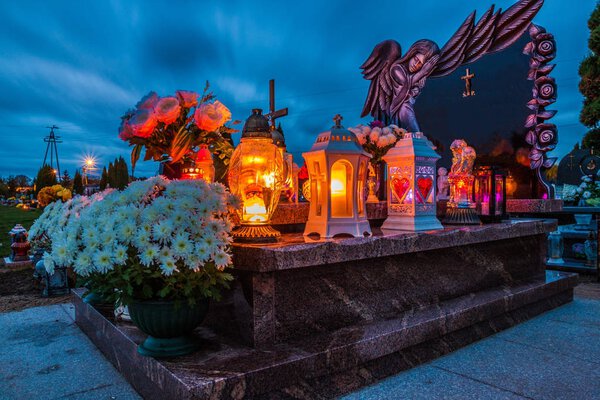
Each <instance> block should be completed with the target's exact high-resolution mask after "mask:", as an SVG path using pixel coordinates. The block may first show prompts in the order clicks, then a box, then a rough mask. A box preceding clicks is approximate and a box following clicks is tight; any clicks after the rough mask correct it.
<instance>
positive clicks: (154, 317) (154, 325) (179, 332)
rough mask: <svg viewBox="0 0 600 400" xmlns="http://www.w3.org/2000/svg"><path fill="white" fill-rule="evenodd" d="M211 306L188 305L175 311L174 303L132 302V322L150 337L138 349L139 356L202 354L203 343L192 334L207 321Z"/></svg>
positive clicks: (202, 303) (182, 305) (206, 302)
mask: <svg viewBox="0 0 600 400" xmlns="http://www.w3.org/2000/svg"><path fill="white" fill-rule="evenodd" d="M208 304H209V300H208V299H203V300H200V301H199V302H198V303H197V304H196V306H195V307H193V308H192V307H190V306H188V305H187V303H183V304H181V305H180V307H179V308H175V303H174V302H172V301H161V300H148V301H133V302H131V303H130V304H129V315H130V316H131V320H132V321H133V323H134V324H135V325H136V326H137V327H138V328H140V330H141V331H142V332H144V333H146V334H147V335H148V337H147V338H146V340H144V342H143V343H141V344H140V345H138V353H140V354H141V355H143V356H148V357H176V356H182V355H185V354H189V353H192V352H194V351H196V350H198V348H199V347H200V343H199V342H198V340H197V339H195V338H194V337H193V336H192V332H193V330H194V328H196V326H198V325H199V324H200V323H201V322H202V321H203V320H204V317H206V314H207V313H208Z"/></svg>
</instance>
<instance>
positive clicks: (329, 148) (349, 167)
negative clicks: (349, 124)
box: [302, 114, 371, 238]
mask: <svg viewBox="0 0 600 400" xmlns="http://www.w3.org/2000/svg"><path fill="white" fill-rule="evenodd" d="M341 120H342V117H341V116H340V115H339V114H338V115H336V116H335V118H334V121H335V126H333V127H332V128H331V131H328V132H323V133H321V134H320V135H319V136H318V137H317V140H316V142H315V144H313V146H312V148H311V150H310V151H309V152H306V153H302V156H303V157H304V160H305V161H306V166H307V169H308V174H309V179H310V191H307V192H310V199H309V200H310V209H309V214H308V221H307V222H306V228H305V230H304V235H305V236H308V235H311V234H318V235H320V236H321V238H331V237H334V236H336V235H342V234H346V235H352V236H355V237H362V236H364V235H370V234H371V228H370V227H369V221H368V220H367V211H366V207H365V185H366V180H367V171H368V164H369V159H370V158H371V155H370V154H368V153H367V152H365V151H364V150H363V149H362V147H361V146H360V144H358V139H357V138H356V136H355V135H354V134H353V133H352V132H350V131H349V130H347V129H344V127H343V126H342V125H341Z"/></svg>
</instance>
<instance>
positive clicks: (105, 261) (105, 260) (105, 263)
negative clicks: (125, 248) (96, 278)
mask: <svg viewBox="0 0 600 400" xmlns="http://www.w3.org/2000/svg"><path fill="white" fill-rule="evenodd" d="M93 260H94V267H95V268H96V269H97V270H98V271H99V272H101V273H106V272H107V271H109V270H111V269H113V260H112V256H111V253H110V251H108V250H106V249H102V250H99V251H97V252H96V253H95V254H94V258H93Z"/></svg>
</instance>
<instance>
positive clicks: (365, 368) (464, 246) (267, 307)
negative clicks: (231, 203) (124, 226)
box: [74, 220, 577, 399]
mask: <svg viewBox="0 0 600 400" xmlns="http://www.w3.org/2000/svg"><path fill="white" fill-rule="evenodd" d="M555 228H556V224H555V222H553V221H547V220H531V221H524V220H519V221H515V222H509V223H502V224H490V225H483V226H474V227H473V226H471V227H453V228H449V229H445V230H443V231H436V232H425V233H389V232H386V233H385V234H382V233H380V232H379V233H378V234H376V235H375V236H374V237H371V238H350V239H336V240H330V241H312V240H311V239H308V240H305V239H304V238H303V237H302V236H301V235H284V236H283V241H282V242H281V243H277V244H271V245H237V244H236V245H235V246H234V247H233V253H234V263H235V267H236V274H237V275H238V278H239V279H238V280H237V281H236V284H235V285H234V287H233V289H232V290H231V291H229V292H228V293H227V294H226V296H225V298H224V300H223V301H222V302H220V303H217V304H212V305H211V310H210V314H209V316H208V317H207V319H206V321H205V322H204V323H203V324H202V326H201V327H200V328H198V329H197V330H196V331H195V334H196V335H197V337H198V338H199V340H201V341H202V342H203V347H202V349H201V350H200V351H198V352H196V353H194V354H191V355H189V356H185V357H180V358H176V359H163V360H155V359H152V358H145V357H142V356H140V355H139V354H137V352H136V344H137V343H140V342H141V341H142V340H143V339H144V335H143V334H142V333H141V332H140V331H139V330H138V329H137V328H135V327H134V326H132V325H130V324H127V323H122V322H121V323H115V322H113V321H110V320H108V319H106V318H105V317H103V316H102V315H101V314H100V313H98V312H97V311H96V310H95V309H94V308H93V307H91V306H89V305H87V304H86V303H83V302H82V301H81V298H80V292H76V295H75V300H74V303H75V306H76V320H77V323H78V324H79V326H80V327H81V328H82V330H83V331H84V332H86V333H87V334H88V336H89V337H90V339H91V340H92V341H93V342H94V343H95V344H96V345H97V346H98V347H99V348H100V349H101V350H102V351H103V353H104V354H105V355H106V356H107V358H108V359H109V360H111V362H113V364H114V365H115V366H116V368H117V369H119V371H120V372H121V373H122V374H123V375H124V376H125V377H126V378H127V379H128V380H129V381H130V382H131V383H132V385H133V386H134V387H135V388H136V389H137V390H138V391H139V392H140V394H142V395H143V396H144V397H146V398H150V399H160V398H181V399H203V398H211V399H217V398H242V397H247V398H269V399H283V398H296V399H312V398H330V397H333V396H337V395H340V394H343V393H346V392H348V391H350V390H354V389H356V388H357V387H358V386H360V385H364V384H369V383H372V382H373V381H375V380H377V379H380V378H383V377H385V376H388V375H390V374H393V373H396V372H398V371H401V370H403V369H407V368H410V367H412V366H414V365H418V364H419V363H421V362H424V361H427V360H429V359H432V358H435V357H437V356H439V355H441V354H444V353H447V352H449V351H452V350H454V349H456V348H458V347H461V346H464V345H466V344H468V343H471V342H473V341H475V340H478V339H480V338H482V337H485V336H487V335H490V334H493V333H494V332H497V331H499V330H502V329H505V328H507V327H510V326H512V325H515V324H517V323H519V322H521V321H523V320H525V319H527V318H530V317H532V316H534V315H537V314H539V313H541V312H543V311H545V310H548V309H551V308H554V307H557V306H559V305H561V304H564V303H566V302H569V301H571V300H572V296H573V287H574V286H575V285H576V279H577V278H576V275H574V274H569V273H562V272H545V271H544V263H543V261H544V260H543V257H544V255H545V243H546V240H545V234H546V233H547V232H549V231H551V230H554V229H555Z"/></svg>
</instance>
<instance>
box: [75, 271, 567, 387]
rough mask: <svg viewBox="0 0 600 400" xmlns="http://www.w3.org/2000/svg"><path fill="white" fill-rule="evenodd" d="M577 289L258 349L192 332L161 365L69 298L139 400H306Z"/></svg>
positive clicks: (466, 301)
mask: <svg viewBox="0 0 600 400" xmlns="http://www.w3.org/2000/svg"><path fill="white" fill-rule="evenodd" d="M576 283H577V275H576V274H569V273H563V272H550V271H549V272H546V274H545V276H539V277H537V278H532V279H527V280H522V281H519V282H514V283H513V284H511V285H505V286H501V287H497V288H493V289H489V290H484V291H480V292H477V293H471V294H469V295H465V296H461V297H457V298H454V299H450V300H447V301H442V302H440V303H438V304H435V305H432V306H428V307H424V308H422V309H413V310H410V311H407V312H404V313H400V314H398V315H397V316H396V317H395V318H390V319H387V320H382V321H376V322H372V323H369V324H357V325H354V326H348V327H344V328H342V329H339V330H336V331H334V332H327V333H324V334H320V335H313V336H310V337H305V338H302V339H301V340H296V341H289V342H286V343H279V344H276V345H273V346H270V347H265V348H261V349H255V348H251V347H248V346H245V345H243V344H240V343H239V342H235V341H232V340H231V339H229V338H227V337H223V336H220V335H218V334H217V333H215V332H214V331H213V330H211V329H209V328H207V327H200V328H198V329H196V331H195V335H196V336H197V338H198V340H200V341H201V342H202V344H203V346H202V349H201V350H200V351H198V352H196V353H194V354H191V355H189V356H185V357H180V358H176V359H163V360H156V359H153V358H146V357H142V356H140V355H139V354H138V353H137V351H136V347H137V344H138V343H140V342H141V341H143V340H144V338H145V336H144V334H143V333H142V332H140V331H139V330H138V329H137V328H136V327H135V326H133V325H131V324H129V323H125V322H119V323H116V322H114V321H111V320H108V319H106V318H105V317H103V316H102V315H101V314H100V313H99V312H98V311H96V310H95V309H94V308H93V307H92V306H90V305H88V304H87V303H84V302H83V301H82V300H81V294H82V291H75V292H74V304H75V313H76V322H77V324H78V325H79V327H80V328H81V329H82V330H83V331H84V332H85V333H86V334H87V335H88V336H89V337H90V339H91V340H92V342H94V343H95V344H96V346H97V347H98V348H99V349H100V350H101V351H102V352H103V353H104V354H105V356H106V357H107V358H108V359H109V360H110V361H111V362H112V363H113V364H114V365H115V367H116V368H117V369H118V370H119V371H120V372H121V374H123V376H124V377H125V378H126V379H127V380H128V381H129V382H130V383H131V384H132V385H133V386H134V387H135V388H136V390H137V391H138V392H139V393H140V394H141V395H142V396H144V397H145V398H147V399H169V398H178V399H240V398H270V399H283V398H295V399H308V398H329V397H331V396H335V395H339V394H342V393H345V392H347V391H350V390H354V389H356V388H357V385H362V384H369V383H371V382H373V381H374V380H377V379H380V378H383V377H385V376H388V375H390V374H393V373H396V372H399V371H401V370H403V369H406V368H410V367H412V366H414V365H417V364H419V363H421V362H423V361H427V360H429V359H431V358H434V357H437V356H439V355H441V354H445V353H447V352H449V351H452V350H454V349H455V348H458V347H461V346H464V345H466V344H468V343H471V342H473V341H475V340H478V339H480V338H482V337H485V336H487V335H490V334H493V333H494V332H497V331H499V330H501V329H506V328H508V327H510V326H513V325H515V324H517V323H519V322H521V321H523V320H525V319H527V318H530V317H532V316H534V315H537V314H539V313H541V312H543V311H546V310H548V309H551V308H554V307H557V306H559V305H561V304H564V303H566V302H569V301H571V300H572V296H573V287H574V286H575V285H576ZM359 378H360V379H359ZM309 389H310V390H309Z"/></svg>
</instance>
